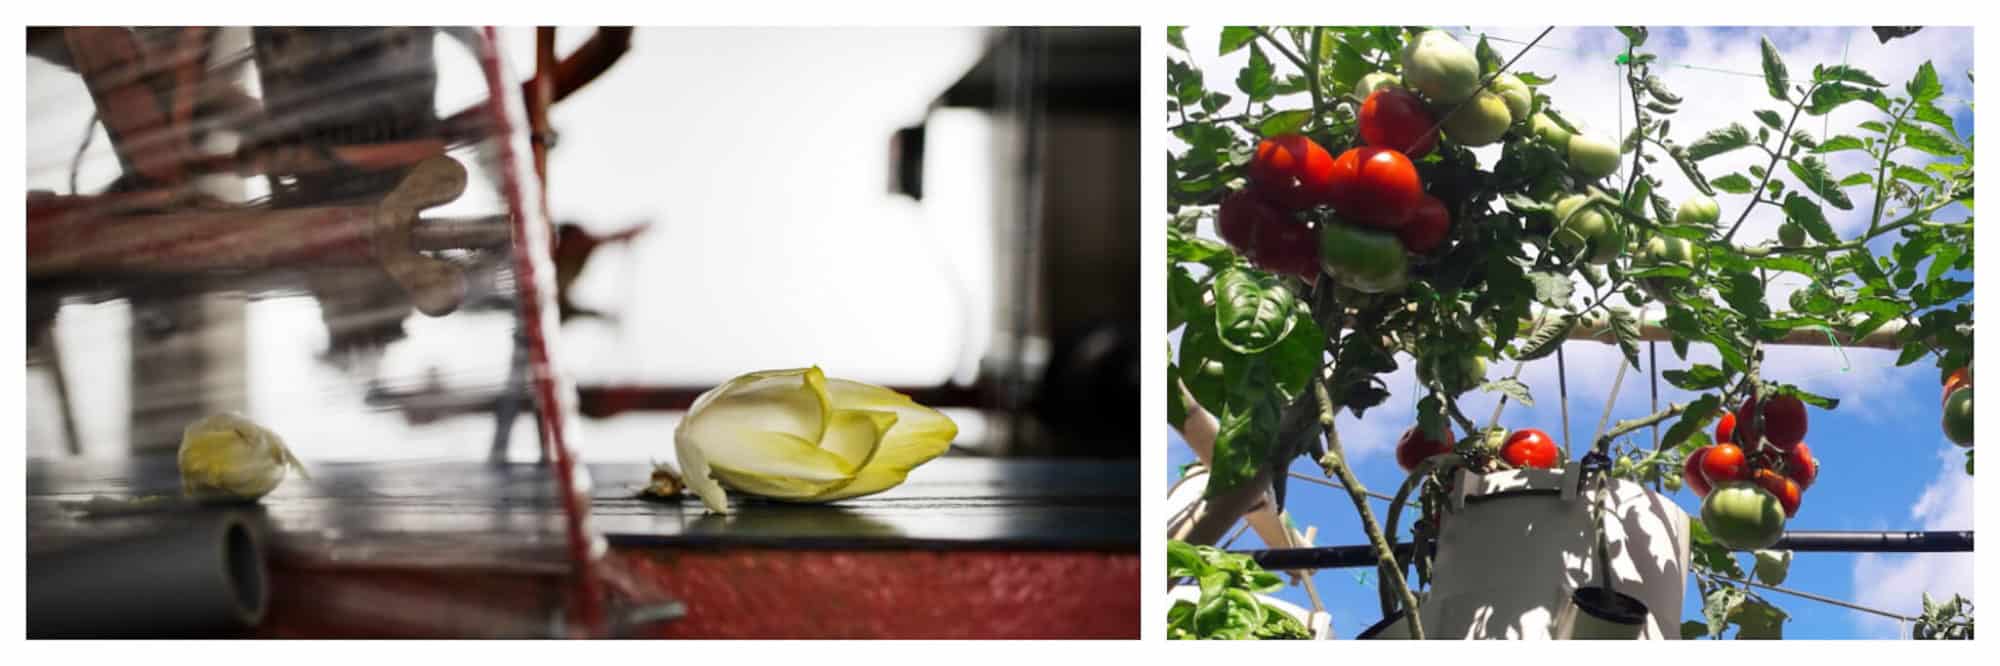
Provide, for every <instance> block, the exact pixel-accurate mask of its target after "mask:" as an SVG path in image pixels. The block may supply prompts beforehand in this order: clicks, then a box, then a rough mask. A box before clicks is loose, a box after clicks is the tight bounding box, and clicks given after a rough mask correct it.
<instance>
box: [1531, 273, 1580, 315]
mask: <svg viewBox="0 0 2000 666" xmlns="http://www.w3.org/2000/svg"><path fill="white" fill-rule="evenodd" d="M1528 281H1529V282H1532V283H1534V285H1535V300H1536V301H1537V302H1540V303H1541V304H1543V305H1547V306H1549V307H1562V306H1564V305H1567V304H1568V303H1569V299H1570V296H1571V294H1573V293H1574V292H1575V291H1576V283H1575V282H1573V281H1571V280H1570V278H1569V276H1568V275H1563V274H1561V273H1552V272H1548V271H1535V272H1533V273H1529V274H1528Z"/></svg>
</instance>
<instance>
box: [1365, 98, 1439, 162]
mask: <svg viewBox="0 0 2000 666" xmlns="http://www.w3.org/2000/svg"><path fill="white" fill-rule="evenodd" d="M1357 122H1358V125H1359V127H1360V130H1361V140H1362V141H1363V142H1365V143H1367V144H1368V145H1370V146H1375V147H1377V148H1388V149H1390V150H1399V151H1402V152H1403V154H1404V155H1406V156H1410V157H1423V156H1425V155H1428V154H1430V152H1431V150H1432V149H1435V148H1437V138H1438V131H1437V120H1436V119H1435V118H1432V117H1431V112H1430V111H1429V110H1427V109H1425V108H1424V100H1423V99H1421V98H1418V97H1417V95H1416V94H1415V93H1412V92H1410V91H1408V90H1404V89H1402V88H1398V87H1396V86H1395V85H1393V83H1392V84H1391V85H1386V86H1379V87H1378V88H1375V89H1374V91H1373V92H1370V93H1369V94H1368V97H1367V100H1366V101H1363V102H1362V103H1361V115H1360V118H1359V120H1358V121H1357Z"/></svg>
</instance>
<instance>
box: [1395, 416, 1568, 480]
mask: <svg viewBox="0 0 2000 666" xmlns="http://www.w3.org/2000/svg"><path fill="white" fill-rule="evenodd" d="M1452 439H1453V437H1452V434H1451V426H1445V429H1444V439H1442V440H1438V439H1432V438H1430V437H1429V436H1427V435H1425V434H1424V430H1423V428H1419V427H1411V428H1410V429H1409V430H1408V431H1405V432H1404V433H1403V438H1402V439H1401V440H1398V441H1397V442H1396V464H1398V465H1402V466H1403V471H1405V472H1407V471H1411V470H1414V469H1416V468H1417V465H1418V464H1419V463H1422V462H1423V461H1424V460H1426V459H1429V458H1430V457H1431V456H1435V455H1441V454H1446V453H1451V450H1452V444H1451V443H1452ZM1500 459H1501V460H1503V461H1506V463H1507V464H1509V465H1513V466H1514V467H1516V468H1527V467H1535V468H1540V469H1554V468H1555V467H1556V466H1557V464H1558V463H1559V461H1561V460H1562V450H1561V449H1559V448H1556V440H1555V438H1553V437H1549V434H1548V433H1546V432H1542V431H1541V430H1538V429H1535V428H1522V429H1520V430H1516V431H1514V432H1512V433H1509V434H1508V435H1507V439H1506V441H1505V442H1504V443H1502V444H1501V445H1500Z"/></svg>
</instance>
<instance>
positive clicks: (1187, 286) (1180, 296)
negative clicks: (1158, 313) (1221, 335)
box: [1167, 264, 1207, 331]
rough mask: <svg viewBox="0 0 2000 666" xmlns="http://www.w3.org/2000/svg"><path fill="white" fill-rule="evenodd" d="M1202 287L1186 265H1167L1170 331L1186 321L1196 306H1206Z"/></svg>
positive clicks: (1168, 326) (1168, 327) (1168, 324)
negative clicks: (1189, 272) (1203, 301)
mask: <svg viewBox="0 0 2000 666" xmlns="http://www.w3.org/2000/svg"><path fill="white" fill-rule="evenodd" d="M1202 293H1203V292H1202V288H1201V285H1200V284H1199V283H1196V282H1195V279H1194V276H1192V275H1189V274H1188V271H1187V267H1186V266H1182V265H1180V264H1171V265H1169V266H1167V330H1168V331H1172V330H1174V329H1176V328H1180V327H1181V324H1183V323H1186V322H1187V320H1188V319H1189V318H1190V316H1191V315H1190V314H1189V313H1192V312H1194V311H1195V310H1196V309H1198V308H1204V307H1207V305H1206V304H1204V303H1202V298H1201V296H1202Z"/></svg>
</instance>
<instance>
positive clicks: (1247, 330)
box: [1215, 268, 1298, 354]
mask: <svg viewBox="0 0 2000 666" xmlns="http://www.w3.org/2000/svg"><path fill="white" fill-rule="evenodd" d="M1297 308H1298V301H1297V299H1296V298H1294V297H1293V296H1292V290H1290V289H1287V288H1286V287H1285V284H1284V282H1282V281H1280V280H1279V278H1278V277H1276V276H1273V275H1271V274H1268V273H1264V272H1261V271H1248V270H1242V269H1237V268H1231V269H1229V270H1225V271H1223V272H1221V273H1219V274H1217V275H1216V276H1215V330H1216V334H1217V335H1219V336H1221V339H1222V344H1223V345H1225V346H1227V347H1229V349H1230V351H1234V352H1236V353H1238V354H1256V353H1260V352H1262V351H1264V350H1266V349H1270V348H1271V347H1274V346H1276V345H1277V344H1278V343H1279V342H1280V341H1282V340H1284V339H1285V336H1286V335H1288V334H1290V333H1291V332H1292V327H1293V326H1294V325H1295V324H1296V323H1297V321H1298V319H1297V318H1296V317H1293V316H1292V314H1293V312H1294V311H1295V310H1297Z"/></svg>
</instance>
